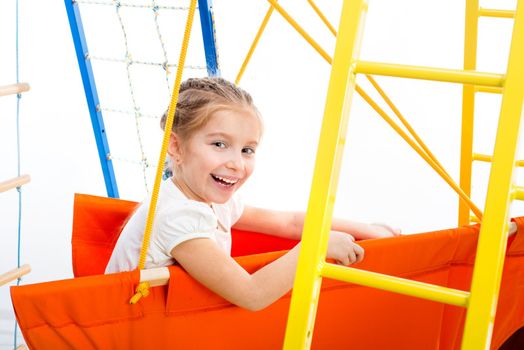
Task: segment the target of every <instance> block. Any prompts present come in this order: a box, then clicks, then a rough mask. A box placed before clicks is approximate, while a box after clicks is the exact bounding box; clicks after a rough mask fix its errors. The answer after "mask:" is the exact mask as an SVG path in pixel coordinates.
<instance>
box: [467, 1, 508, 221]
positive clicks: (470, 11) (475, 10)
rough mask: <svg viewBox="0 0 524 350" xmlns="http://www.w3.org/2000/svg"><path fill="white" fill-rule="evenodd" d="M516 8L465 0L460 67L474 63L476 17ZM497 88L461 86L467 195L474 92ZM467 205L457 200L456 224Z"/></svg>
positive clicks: (471, 67)
mask: <svg viewBox="0 0 524 350" xmlns="http://www.w3.org/2000/svg"><path fill="white" fill-rule="evenodd" d="M515 13H516V11H511V10H498V9H487V8H482V7H480V4H479V0H466V27H465V36H464V70H475V69H476V66H477V41H478V26H479V18H480V17H498V18H515ZM502 91H503V90H502V88H500V87H489V86H470V85H465V86H464V87H463V91H462V136H461V148H460V149H461V151H460V187H461V188H462V190H463V191H464V192H465V193H466V195H467V196H471V178H472V166H473V164H472V163H473V161H474V160H475V159H474V155H473V129H474V116H475V93H477V92H485V93H495V94H500V93H502ZM469 217H470V208H468V206H467V205H466V204H465V203H464V202H462V201H460V202H459V213H458V225H459V226H463V225H467V224H468V223H469V222H470V221H469Z"/></svg>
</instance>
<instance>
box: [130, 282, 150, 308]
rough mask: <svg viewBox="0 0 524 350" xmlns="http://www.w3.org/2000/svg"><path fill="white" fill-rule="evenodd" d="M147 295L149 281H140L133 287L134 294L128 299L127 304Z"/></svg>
mask: <svg viewBox="0 0 524 350" xmlns="http://www.w3.org/2000/svg"><path fill="white" fill-rule="evenodd" d="M148 295H149V282H140V283H139V284H138V286H137V287H136V289H135V295H133V296H132V297H131V299H130V300H129V304H136V303H137V302H138V301H139V300H140V298H142V297H144V298H145V297H147V296H148Z"/></svg>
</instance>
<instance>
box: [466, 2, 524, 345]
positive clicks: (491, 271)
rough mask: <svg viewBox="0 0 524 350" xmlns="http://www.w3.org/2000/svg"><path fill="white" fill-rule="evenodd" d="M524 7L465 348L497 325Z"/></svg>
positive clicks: (522, 96)
mask: <svg viewBox="0 0 524 350" xmlns="http://www.w3.org/2000/svg"><path fill="white" fill-rule="evenodd" d="M523 42H524V3H523V2H522V1H519V2H518V3H517V10H516V14H515V24H514V27H513V37H512V40H511V48H510V56H509V60H508V70H507V76H506V85H505V89H504V94H503V97H502V105H501V110H500V119H499V126H498V129H497V138H496V141H495V148H494V153H493V164H492V165H491V173H490V177H489V185H488V193H487V197H486V209H485V212H484V219H483V220H482V224H481V228H480V237H479V243H478V248H477V256H476V260H475V268H474V271H473V280H472V283H471V297H470V304H469V309H468V313H467V316H466V324H465V328H464V336H463V341H462V346H463V349H487V348H488V347H489V345H490V342H491V334H492V330H493V321H494V319H495V311H496V308H497V299H498V292H499V288H500V279H501V274H502V266H503V264H504V256H505V251H506V243H507V236H508V214H509V213H508V212H509V204H510V201H511V195H512V190H513V184H512V182H513V173H514V170H515V159H516V153H517V145H518V137H519V129H520V121H521V118H522V114H523V104H524V89H523V88H522V86H523V85H524V65H523V64H522V62H524V46H523V45H522V43H523Z"/></svg>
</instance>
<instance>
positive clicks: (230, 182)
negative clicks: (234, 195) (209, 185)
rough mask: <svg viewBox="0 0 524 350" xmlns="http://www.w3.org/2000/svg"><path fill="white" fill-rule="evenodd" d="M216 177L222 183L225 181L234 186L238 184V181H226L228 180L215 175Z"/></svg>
mask: <svg viewBox="0 0 524 350" xmlns="http://www.w3.org/2000/svg"><path fill="white" fill-rule="evenodd" d="M215 177H216V178H217V179H219V180H220V181H224V182H225V183H228V184H230V185H233V184H236V183H237V182H238V180H229V179H226V178H223V177H220V176H217V175H215Z"/></svg>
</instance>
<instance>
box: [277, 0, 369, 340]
mask: <svg viewBox="0 0 524 350" xmlns="http://www.w3.org/2000/svg"><path fill="white" fill-rule="evenodd" d="M366 11H367V3H366V2H365V1H364V0H345V1H344V3H343V6H342V14H341V19H340V27H339V30H338V33H339V34H338V38H337V42H336V47H335V56H334V60H333V64H332V68H331V76H330V80H329V86H328V93H327V100H326V107H325V111H324V119H323V122H322V129H321V132H320V140H319V145H318V151H317V157H316V162H315V170H314V174H313V181H312V186H311V194H310V197H309V204H308V209H307V214H306V218H305V222H304V232H303V238H302V242H301V249H300V255H299V258H298V267H297V274H296V278H295V284H294V288H293V293H292V297H291V305H290V310H289V316H288V323H287V328H286V335H285V340H284V349H287V350H298V349H308V348H309V346H310V345H311V339H312V335H313V326H314V323H315V316H316V309H317V303H318V296H319V292H320V285H321V283H322V277H321V276H320V269H321V266H322V264H323V263H324V261H325V257H326V251H327V243H328V238H329V231H330V226H331V219H332V214H333V205H334V202H335V194H336V189H337V185H338V178H339V173H340V165H341V160H342V153H343V146H344V144H345V143H346V130H347V124H348V118H349V108H350V101H351V97H352V94H353V90H354V87H355V74H354V72H353V70H352V68H353V66H352V62H354V60H355V59H356V58H357V57H358V52H359V49H360V41H361V36H362V30H363V24H364V17H365V12H366Z"/></svg>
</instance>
